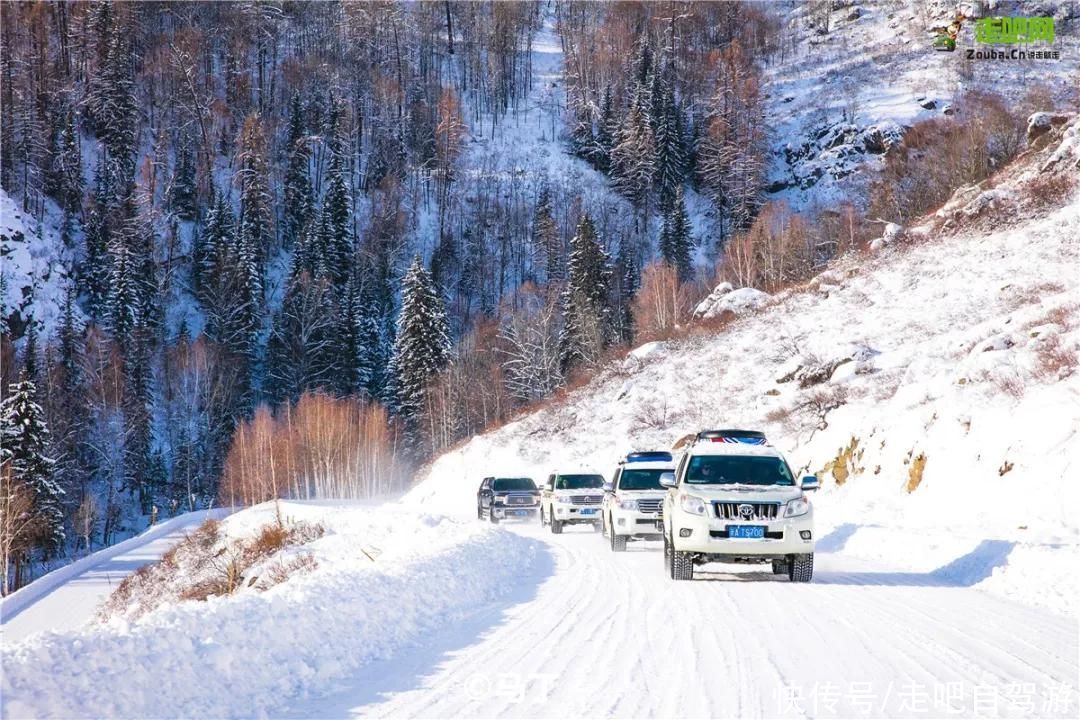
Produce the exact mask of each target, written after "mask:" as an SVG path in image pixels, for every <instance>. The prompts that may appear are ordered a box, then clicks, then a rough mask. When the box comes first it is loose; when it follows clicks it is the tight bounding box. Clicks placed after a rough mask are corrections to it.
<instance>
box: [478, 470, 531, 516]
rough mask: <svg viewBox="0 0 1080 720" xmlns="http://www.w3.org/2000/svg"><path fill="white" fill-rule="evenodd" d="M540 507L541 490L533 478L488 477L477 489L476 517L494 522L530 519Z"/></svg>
mask: <svg viewBox="0 0 1080 720" xmlns="http://www.w3.org/2000/svg"><path fill="white" fill-rule="evenodd" d="M539 507H540V491H539V490H538V489H537V488H536V483H534V482H533V481H532V479H531V478H502V477H486V478H484V480H483V482H481V483H480V489H479V490H477V491H476V517H477V518H478V519H480V520H483V519H485V518H487V519H488V520H490V521H491V522H493V523H497V522H499V521H500V520H506V519H508V518H522V519H525V520H527V519H529V518H531V517H535V516H536V511H537V509H538V508H539Z"/></svg>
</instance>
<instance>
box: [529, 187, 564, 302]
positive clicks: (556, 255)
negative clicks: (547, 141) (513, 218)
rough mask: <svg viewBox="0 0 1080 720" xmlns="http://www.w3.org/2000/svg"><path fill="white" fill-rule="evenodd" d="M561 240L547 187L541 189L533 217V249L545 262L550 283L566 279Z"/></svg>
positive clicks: (546, 274)
mask: <svg viewBox="0 0 1080 720" xmlns="http://www.w3.org/2000/svg"><path fill="white" fill-rule="evenodd" d="M559 240H560V238H559V228H558V227H557V226H556V225H555V216H554V214H553V212H552V208H551V192H550V191H549V190H548V188H547V186H546V185H545V186H544V187H542V188H541V189H540V197H539V198H538V199H537V201H536V213H535V214H534V215H533V248H534V253H535V254H536V255H537V256H538V257H540V258H542V259H543V261H544V270H545V276H546V279H547V282H548V283H552V282H559V281H561V280H563V279H564V277H565V271H564V263H565V258H564V257H563V249H562V247H561V246H562V243H561V242H559Z"/></svg>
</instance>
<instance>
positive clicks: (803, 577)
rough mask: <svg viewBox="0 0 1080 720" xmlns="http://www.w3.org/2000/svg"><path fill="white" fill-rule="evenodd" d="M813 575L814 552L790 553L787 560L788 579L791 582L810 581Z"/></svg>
mask: <svg viewBox="0 0 1080 720" xmlns="http://www.w3.org/2000/svg"><path fill="white" fill-rule="evenodd" d="M813 576H814V553H807V554H805V555H792V556H791V560H789V561H788V579H790V580H791V582H810V578H812V577H813Z"/></svg>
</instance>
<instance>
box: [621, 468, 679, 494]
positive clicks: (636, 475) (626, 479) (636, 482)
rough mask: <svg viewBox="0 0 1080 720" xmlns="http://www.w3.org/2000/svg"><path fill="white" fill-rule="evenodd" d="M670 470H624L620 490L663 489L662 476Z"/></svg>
mask: <svg viewBox="0 0 1080 720" xmlns="http://www.w3.org/2000/svg"><path fill="white" fill-rule="evenodd" d="M666 472H671V471H670V470H623V471H622V477H620V478H619V489H620V490H663V489H664V486H663V485H661V484H660V476H661V475H663V474H664V473H666Z"/></svg>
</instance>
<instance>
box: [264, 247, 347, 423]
mask: <svg viewBox="0 0 1080 720" xmlns="http://www.w3.org/2000/svg"><path fill="white" fill-rule="evenodd" d="M331 299H332V295H331V292H330V288H329V285H328V283H327V281H326V280H325V279H316V278H313V277H312V276H311V275H310V274H309V273H307V272H306V271H304V270H302V269H298V268H295V267H294V268H293V270H292V272H291V273H290V276H289V284H288V287H287V289H286V291H285V298H284V300H283V301H282V304H281V309H280V310H279V311H278V312H277V314H276V315H275V317H274V324H273V329H272V330H271V333H270V343H269V347H268V349H267V354H268V356H269V360H268V366H269V367H268V369H267V376H268V378H269V380H270V382H269V384H268V394H269V395H270V397H271V399H272V400H273V401H275V402H279V403H280V402H292V401H295V400H296V399H297V398H298V397H300V394H301V393H303V392H304V391H306V390H312V389H327V388H330V387H331V386H332V385H333V384H334V382H335V381H336V380H337V377H336V373H335V368H336V361H337V360H338V357H337V353H336V352H335V350H336V348H335V345H334V339H335V338H334V330H335V327H334V320H335V318H334V307H333V303H332V302H331Z"/></svg>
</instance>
